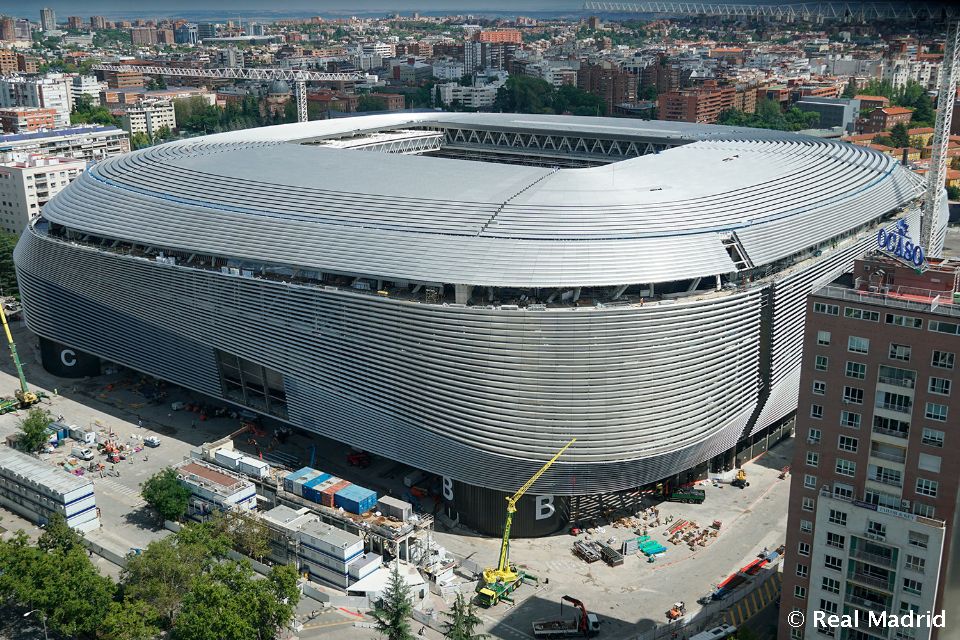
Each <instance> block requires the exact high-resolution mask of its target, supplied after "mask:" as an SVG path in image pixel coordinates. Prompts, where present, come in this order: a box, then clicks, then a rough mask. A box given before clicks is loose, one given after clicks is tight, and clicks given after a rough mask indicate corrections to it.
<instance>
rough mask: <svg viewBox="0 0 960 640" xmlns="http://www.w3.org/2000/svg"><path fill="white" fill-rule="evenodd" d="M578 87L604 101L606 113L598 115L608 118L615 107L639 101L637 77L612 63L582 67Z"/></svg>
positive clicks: (578, 74) (578, 77)
mask: <svg viewBox="0 0 960 640" xmlns="http://www.w3.org/2000/svg"><path fill="white" fill-rule="evenodd" d="M577 87H579V88H580V89H583V90H584V91H588V92H590V93H592V94H593V95H595V96H599V97H600V98H602V99H603V104H604V108H605V110H604V113H602V114H599V113H598V114H596V115H606V116H608V115H610V114H612V113H613V108H614V106H616V105H619V104H633V103H634V102H636V101H637V76H636V75H635V74H633V73H630V72H628V71H624V70H623V69H621V68H620V67H618V66H616V65H615V64H613V63H610V62H604V63H602V64H584V65H581V66H580V69H579V70H578V71H577Z"/></svg>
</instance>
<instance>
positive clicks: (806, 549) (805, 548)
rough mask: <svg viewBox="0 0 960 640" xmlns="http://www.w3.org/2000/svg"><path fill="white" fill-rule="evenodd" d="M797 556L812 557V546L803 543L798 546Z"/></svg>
mask: <svg viewBox="0 0 960 640" xmlns="http://www.w3.org/2000/svg"><path fill="white" fill-rule="evenodd" d="M797 554H799V555H801V556H809V555H810V545H809V544H808V543H806V542H801V543H799V544H798V545H797Z"/></svg>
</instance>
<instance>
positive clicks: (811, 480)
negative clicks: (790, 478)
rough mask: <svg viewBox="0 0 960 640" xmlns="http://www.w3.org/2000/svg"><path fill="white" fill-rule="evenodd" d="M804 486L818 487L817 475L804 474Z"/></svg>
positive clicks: (809, 487) (808, 487)
mask: <svg viewBox="0 0 960 640" xmlns="http://www.w3.org/2000/svg"><path fill="white" fill-rule="evenodd" d="M803 486H804V487H806V488H807V489H816V488H817V476H813V475H810V474H809V473H808V474H805V475H804V476H803Z"/></svg>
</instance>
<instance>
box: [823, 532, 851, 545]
mask: <svg viewBox="0 0 960 640" xmlns="http://www.w3.org/2000/svg"><path fill="white" fill-rule="evenodd" d="M846 542H847V541H846V538H844V537H843V536H842V535H840V534H839V533H831V532H829V531H828V532H827V546H828V547H833V548H834V549H843V547H844V545H845V544H846Z"/></svg>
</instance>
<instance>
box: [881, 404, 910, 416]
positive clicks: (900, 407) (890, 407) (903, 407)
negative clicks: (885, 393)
mask: <svg viewBox="0 0 960 640" xmlns="http://www.w3.org/2000/svg"><path fill="white" fill-rule="evenodd" d="M876 408H877V409H886V410H887V411H893V412H895V413H905V414H907V415H910V414H911V413H913V405H912V404H897V403H894V402H878V403H877V404H876Z"/></svg>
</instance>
